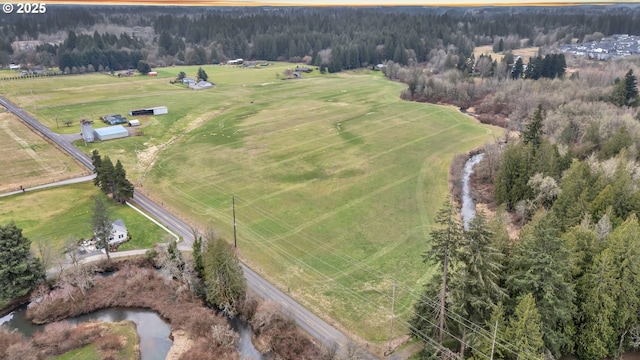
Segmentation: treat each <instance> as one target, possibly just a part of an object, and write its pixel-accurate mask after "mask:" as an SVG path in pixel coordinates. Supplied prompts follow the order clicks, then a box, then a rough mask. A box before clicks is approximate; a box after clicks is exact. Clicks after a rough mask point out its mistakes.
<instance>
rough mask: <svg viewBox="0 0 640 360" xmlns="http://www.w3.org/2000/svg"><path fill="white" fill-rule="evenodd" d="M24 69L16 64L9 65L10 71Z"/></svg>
mask: <svg viewBox="0 0 640 360" xmlns="http://www.w3.org/2000/svg"><path fill="white" fill-rule="evenodd" d="M21 68H22V67H21V66H20V65H16V64H9V70H20V69H21Z"/></svg>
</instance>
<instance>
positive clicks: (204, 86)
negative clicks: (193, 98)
mask: <svg viewBox="0 0 640 360" xmlns="http://www.w3.org/2000/svg"><path fill="white" fill-rule="evenodd" d="M196 85H198V86H199V87H201V88H208V87H212V86H213V84H211V83H210V82H208V81H204V80H200V81H199V82H198V83H197V84H196Z"/></svg>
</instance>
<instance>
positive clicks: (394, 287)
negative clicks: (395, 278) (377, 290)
mask: <svg viewBox="0 0 640 360" xmlns="http://www.w3.org/2000/svg"><path fill="white" fill-rule="evenodd" d="M395 305H396V283H395V282H394V283H393V293H392V295H391V326H390V327H389V354H391V352H392V351H393V348H392V347H391V339H393V318H394V313H395Z"/></svg>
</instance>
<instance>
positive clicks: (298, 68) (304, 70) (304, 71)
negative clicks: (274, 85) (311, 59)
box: [294, 66, 313, 73]
mask: <svg viewBox="0 0 640 360" xmlns="http://www.w3.org/2000/svg"><path fill="white" fill-rule="evenodd" d="M294 71H297V72H303V73H310V72H312V71H313V69H311V68H308V67H299V66H296V69H295V70H294Z"/></svg>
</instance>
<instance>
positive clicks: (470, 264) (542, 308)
mask: <svg viewBox="0 0 640 360" xmlns="http://www.w3.org/2000/svg"><path fill="white" fill-rule="evenodd" d="M522 146H531V147H534V146H533V145H532V144H531V143H529V144H527V145H522ZM505 161H508V160H505ZM613 163H614V164H615V166H613V173H610V172H611V170H612V168H611V163H601V164H599V166H600V167H598V166H594V164H592V163H589V162H587V161H579V160H577V161H575V162H573V163H572V164H571V165H570V167H569V168H568V169H567V170H566V174H565V175H564V177H563V179H562V181H561V183H560V185H559V186H557V185H556V184H555V182H554V180H553V178H552V177H551V176H547V175H537V176H534V177H532V178H531V179H530V181H529V185H531V186H532V187H533V188H534V191H533V194H532V196H531V198H530V199H529V201H528V203H527V206H530V208H529V210H534V208H533V207H535V212H533V213H532V214H533V215H532V217H531V219H530V220H529V221H528V223H527V225H525V226H524V228H522V230H521V231H520V235H519V238H518V239H516V240H512V239H510V237H509V234H508V232H507V228H506V226H505V222H504V220H502V219H503V216H502V215H499V216H497V217H496V218H495V219H493V220H491V221H487V220H485V218H484V215H483V214H482V213H480V214H478V216H476V218H474V220H472V221H471V223H470V224H469V227H468V229H466V230H462V226H461V224H460V223H459V222H458V220H457V214H456V211H455V208H454V206H453V205H445V207H444V208H443V211H441V213H443V214H446V215H447V216H443V217H441V218H440V219H439V221H438V222H437V223H438V224H439V226H438V227H437V228H436V230H434V231H433V232H432V239H433V240H432V250H430V251H429V252H427V253H425V261H428V262H429V263H430V264H432V266H436V267H437V268H438V269H439V271H438V273H437V274H436V275H434V278H433V280H432V281H431V282H430V283H428V284H427V286H426V289H425V292H424V294H423V295H422V298H421V299H420V301H419V302H418V303H417V304H416V306H415V315H414V317H413V319H412V321H411V324H412V329H411V330H412V333H413V334H416V335H417V336H418V337H419V338H424V336H425V335H426V336H431V337H433V338H436V339H437V338H438V336H439V334H440V333H441V331H442V333H443V334H444V335H443V336H442V337H441V340H442V344H443V345H444V346H443V347H434V346H427V348H426V349H425V352H424V358H425V359H426V358H429V357H428V356H429V355H432V354H437V353H438V352H441V353H443V352H447V351H449V350H446V349H445V347H446V348H450V349H452V350H453V351H455V352H462V353H463V354H469V353H471V354H473V357H474V358H486V357H488V356H489V354H491V353H493V358H494V359H543V358H549V357H550V356H552V357H553V358H560V357H562V356H564V355H568V354H575V355H577V356H578V357H579V358H580V359H585V360H598V359H605V358H618V357H619V356H621V354H623V353H624V352H626V351H629V350H633V349H637V344H638V342H639V341H640V336H639V332H638V330H640V315H639V312H638V309H639V308H640V290H639V289H640V275H639V274H640V272H639V271H640V269H639V268H638V267H639V266H640V265H639V264H640V243H638V241H637V237H638V234H639V233H640V224H639V223H638V219H637V216H636V213H637V211H638V210H639V209H640V207H639V206H638V205H639V204H640V202H638V200H640V197H639V195H638V193H637V192H636V191H634V190H633V188H634V186H636V185H635V183H636V182H635V181H634V180H633V178H632V174H633V173H636V171H637V168H634V169H630V163H633V161H631V162H630V161H629V159H628V158H627V154H624V153H621V154H620V155H619V156H618V157H617V158H615V160H614V161H613ZM595 165H598V164H595ZM502 166H507V165H506V164H501V167H502ZM452 207H453V210H450V209H451V208H452ZM445 258H446V261H445ZM445 268H446V269H447V271H448V272H445V270H444V269H445ZM445 276H446V281H445V280H444V279H445ZM443 288H444V289H445V292H444V294H443V293H442V292H441V290H442V289H443ZM442 294H443V295H444V299H442ZM440 301H444V303H445V304H446V306H445V307H444V308H441V307H439V306H438V304H440ZM440 311H444V312H445V314H444V315H443V317H442V318H443V319H444V322H443V328H444V329H446V330H440V327H439V326H438V324H439V323H438V319H439V318H440V317H439V313H440ZM494 334H496V337H495V339H496V342H495V346H494V343H493V339H494V337H493V336H494Z"/></svg>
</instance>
